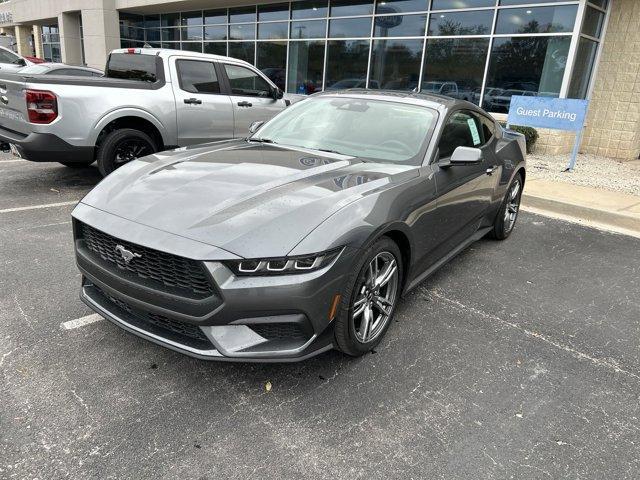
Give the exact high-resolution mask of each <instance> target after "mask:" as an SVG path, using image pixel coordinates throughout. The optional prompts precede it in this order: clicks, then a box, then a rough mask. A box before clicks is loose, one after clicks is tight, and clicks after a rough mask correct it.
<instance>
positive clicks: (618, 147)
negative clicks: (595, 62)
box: [581, 0, 640, 160]
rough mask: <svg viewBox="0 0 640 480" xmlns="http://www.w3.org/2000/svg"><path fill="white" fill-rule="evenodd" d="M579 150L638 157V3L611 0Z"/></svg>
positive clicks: (639, 19)
mask: <svg viewBox="0 0 640 480" xmlns="http://www.w3.org/2000/svg"><path fill="white" fill-rule="evenodd" d="M602 48H603V49H602V54H601V56H600V65H599V67H598V72H597V75H596V78H595V83H594V90H593V94H592V97H591V105H590V108H589V114H588V117H587V128H586V129H585V132H584V138H583V141H582V148H581V151H583V152H585V153H593V154H597V155H604V156H607V157H613V158H620V159H623V160H635V159H637V158H638V157H639V155H640V1H639V0H612V5H611V14H610V18H609V24H608V26H607V31H606V35H605V38H604V44H603V47H602Z"/></svg>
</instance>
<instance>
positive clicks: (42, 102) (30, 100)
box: [25, 90, 58, 123]
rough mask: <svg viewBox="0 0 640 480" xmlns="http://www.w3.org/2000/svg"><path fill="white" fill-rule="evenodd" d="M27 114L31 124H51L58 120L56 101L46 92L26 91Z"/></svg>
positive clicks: (54, 97)
mask: <svg viewBox="0 0 640 480" xmlns="http://www.w3.org/2000/svg"><path fill="white" fill-rule="evenodd" d="M25 94H26V95H25V97H26V100H27V112H28V113H29V121H30V122H31V123H51V122H53V121H54V120H55V119H56V118H58V99H57V98H56V95H55V94H54V93H53V92H49V91H47V90H26V92H25Z"/></svg>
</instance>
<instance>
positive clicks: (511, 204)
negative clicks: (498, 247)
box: [489, 173, 524, 240]
mask: <svg viewBox="0 0 640 480" xmlns="http://www.w3.org/2000/svg"><path fill="white" fill-rule="evenodd" d="M523 186H524V183H523V180H522V174H521V173H518V174H517V175H516V176H515V177H514V178H513V180H512V181H511V183H510V184H509V188H507V193H505V195H504V199H503V200H502V205H500V210H498V214H497V215H496V219H495V221H494V222H493V229H492V230H491V231H490V232H489V237H491V238H493V239H495V240H505V239H507V238H509V235H511V232H513V229H514V227H515V226H516V220H517V219H518V213H519V212H520V200H521V198H522V187H523ZM515 188H517V192H516V195H515V197H514V198H512V197H513V191H514V189H515ZM507 209H509V211H510V215H509V219H508V216H507ZM514 209H515V211H514Z"/></svg>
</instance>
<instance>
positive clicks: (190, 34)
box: [142, 26, 202, 41]
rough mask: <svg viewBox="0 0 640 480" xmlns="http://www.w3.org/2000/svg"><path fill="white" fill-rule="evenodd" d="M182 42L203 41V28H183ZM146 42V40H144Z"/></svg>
mask: <svg viewBox="0 0 640 480" xmlns="http://www.w3.org/2000/svg"><path fill="white" fill-rule="evenodd" d="M181 30H182V40H183V41H184V40H202V27H201V26H200V27H182V28H181ZM142 40H144V38H142Z"/></svg>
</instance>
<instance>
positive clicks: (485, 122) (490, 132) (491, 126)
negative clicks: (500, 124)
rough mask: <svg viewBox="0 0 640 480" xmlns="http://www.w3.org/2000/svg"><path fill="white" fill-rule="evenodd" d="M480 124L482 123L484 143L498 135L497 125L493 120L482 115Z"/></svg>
mask: <svg viewBox="0 0 640 480" xmlns="http://www.w3.org/2000/svg"><path fill="white" fill-rule="evenodd" d="M479 117H480V122H481V123H482V133H483V135H484V143H487V142H488V141H490V140H491V139H492V138H493V136H494V135H495V133H496V125H495V123H494V121H493V120H491V119H490V118H487V117H485V116H484V115H480V116H479Z"/></svg>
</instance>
